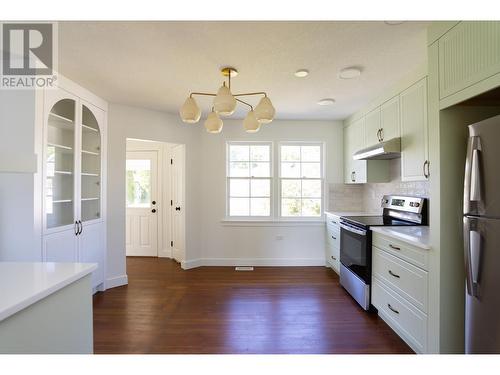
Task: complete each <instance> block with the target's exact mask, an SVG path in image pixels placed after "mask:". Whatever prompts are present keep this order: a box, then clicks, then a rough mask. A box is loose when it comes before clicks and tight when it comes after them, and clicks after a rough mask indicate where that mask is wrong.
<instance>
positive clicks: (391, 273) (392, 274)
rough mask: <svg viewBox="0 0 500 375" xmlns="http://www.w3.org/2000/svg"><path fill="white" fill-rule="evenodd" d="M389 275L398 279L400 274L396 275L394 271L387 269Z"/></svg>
mask: <svg viewBox="0 0 500 375" xmlns="http://www.w3.org/2000/svg"><path fill="white" fill-rule="evenodd" d="M389 275H391V276H394V277H395V278H397V279H399V278H400V277H401V276H399V275H396V274H395V273H394V272H392V271H391V270H389Z"/></svg>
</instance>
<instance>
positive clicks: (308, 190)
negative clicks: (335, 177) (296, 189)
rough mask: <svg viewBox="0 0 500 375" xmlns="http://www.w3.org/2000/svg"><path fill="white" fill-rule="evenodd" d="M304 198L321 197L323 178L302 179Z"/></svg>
mask: <svg viewBox="0 0 500 375" xmlns="http://www.w3.org/2000/svg"><path fill="white" fill-rule="evenodd" d="M302 196H303V197H304V198H321V180H302Z"/></svg>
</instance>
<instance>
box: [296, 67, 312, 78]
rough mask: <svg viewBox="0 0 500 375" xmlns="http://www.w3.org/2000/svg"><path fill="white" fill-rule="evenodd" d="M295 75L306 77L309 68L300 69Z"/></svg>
mask: <svg viewBox="0 0 500 375" xmlns="http://www.w3.org/2000/svg"><path fill="white" fill-rule="evenodd" d="M294 75H295V77H298V78H304V77H307V76H308V75H309V70H307V69H299V70H297V71H296V72H295V73H294Z"/></svg>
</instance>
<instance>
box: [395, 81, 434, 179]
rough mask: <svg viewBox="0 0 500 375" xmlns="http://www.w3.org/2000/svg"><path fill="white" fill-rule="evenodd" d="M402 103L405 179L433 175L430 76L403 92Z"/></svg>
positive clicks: (425, 177)
mask: <svg viewBox="0 0 500 375" xmlns="http://www.w3.org/2000/svg"><path fill="white" fill-rule="evenodd" d="M400 104H401V180H402V181H417V180H425V179H427V178H429V156H428V155H429V142H428V136H427V132H428V127H427V78H424V79H422V80H420V81H419V82H417V83H415V84H414V85H413V86H411V87H410V88H408V89H406V90H405V91H403V92H402V93H401V95H400Z"/></svg>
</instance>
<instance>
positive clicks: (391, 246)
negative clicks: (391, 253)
mask: <svg viewBox="0 0 500 375" xmlns="http://www.w3.org/2000/svg"><path fill="white" fill-rule="evenodd" d="M389 247H390V248H391V249H394V250H401V248H400V247H398V246H394V245H393V244H392V243H390V244H389Z"/></svg>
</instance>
